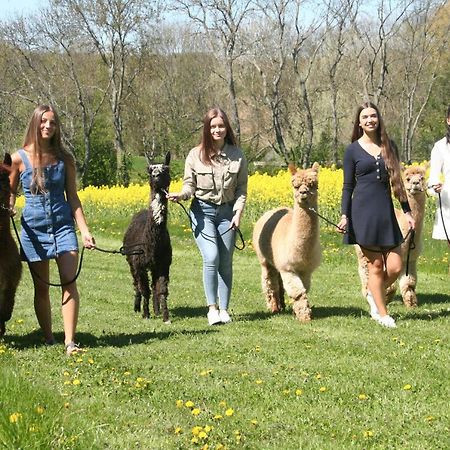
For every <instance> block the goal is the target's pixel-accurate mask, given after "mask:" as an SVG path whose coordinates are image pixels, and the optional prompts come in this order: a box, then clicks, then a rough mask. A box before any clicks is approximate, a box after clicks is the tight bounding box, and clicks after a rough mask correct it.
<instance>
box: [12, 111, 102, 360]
mask: <svg viewBox="0 0 450 450" xmlns="http://www.w3.org/2000/svg"><path fill="white" fill-rule="evenodd" d="M19 181H20V182H21V184H22V188H23V193H24V196H25V207H24V209H23V212H22V218H21V224H22V232H21V244H22V249H21V250H22V259H23V260H24V261H26V262H27V263H28V265H29V267H30V271H31V275H32V277H33V284H34V308H35V311H36V317H37V319H38V322H39V325H40V327H41V329H42V331H43V334H44V339H45V342H46V343H47V344H49V345H51V344H53V343H55V339H54V337H53V333H52V317H51V305H50V295H49V285H48V282H49V260H50V259H55V260H56V263H57V266H58V271H59V275H60V280H61V283H62V284H63V286H62V316H63V322H64V334H65V339H64V341H65V348H66V353H67V354H68V355H70V354H72V353H76V352H77V351H78V350H79V347H78V345H77V344H75V331H76V326H77V322H78V311H79V294H78V290H77V285H76V283H75V281H74V282H73V283H70V284H65V283H67V282H70V281H71V280H73V279H74V278H75V274H76V270H77V265H78V242H77V237H76V233H75V226H74V219H75V221H76V223H77V225H78V228H79V230H80V233H81V237H82V240H83V245H84V246H85V247H86V248H93V247H95V241H94V238H93V237H92V236H91V234H90V233H89V229H88V226H87V224H86V219H85V217H84V213H83V209H82V207H81V203H80V199H79V198H78V194H77V189H76V169H75V161H74V159H73V157H72V155H71V154H70V153H69V152H67V151H66V150H65V149H64V147H63V146H62V143H61V128H60V122H59V119H58V115H57V114H56V111H55V110H54V109H53V108H52V107H50V106H46V105H40V106H38V107H37V108H36V109H35V110H34V112H33V115H32V117H31V120H30V122H29V125H28V128H27V131H26V134H25V140H24V144H23V149H21V150H19V151H18V152H16V153H14V154H13V155H12V172H11V176H10V184H11V192H12V195H11V200H10V209H11V214H14V213H15V211H14V205H15V201H16V192H17V187H18V185H19Z"/></svg>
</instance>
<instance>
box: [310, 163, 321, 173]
mask: <svg viewBox="0 0 450 450" xmlns="http://www.w3.org/2000/svg"><path fill="white" fill-rule="evenodd" d="M311 169H312V170H315V171H316V172H319V169H320V165H319V163H318V162H317V161H316V162H315V163H314V164H313V165H312V167H311Z"/></svg>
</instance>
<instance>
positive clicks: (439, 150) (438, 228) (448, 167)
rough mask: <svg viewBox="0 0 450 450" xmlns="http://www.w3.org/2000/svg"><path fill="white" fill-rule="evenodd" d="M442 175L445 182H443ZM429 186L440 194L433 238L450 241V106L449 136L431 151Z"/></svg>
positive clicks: (438, 142) (448, 112)
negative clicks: (449, 239)
mask: <svg viewBox="0 0 450 450" xmlns="http://www.w3.org/2000/svg"><path fill="white" fill-rule="evenodd" d="M442 175H443V176H444V181H442V178H441V177H442ZM428 186H430V188H431V189H430V190H429V191H430V193H438V194H440V202H439V203H438V208H437V210H436V217H435V220H434V226H433V235H432V237H433V239H440V240H448V238H449V237H450V105H449V107H448V109H447V135H446V136H445V137H443V138H442V139H440V140H439V141H437V142H436V143H435V144H434V147H433V149H432V150H431V162H430V177H429V179H428ZM442 218H443V219H444V222H442ZM449 245H450V244H449Z"/></svg>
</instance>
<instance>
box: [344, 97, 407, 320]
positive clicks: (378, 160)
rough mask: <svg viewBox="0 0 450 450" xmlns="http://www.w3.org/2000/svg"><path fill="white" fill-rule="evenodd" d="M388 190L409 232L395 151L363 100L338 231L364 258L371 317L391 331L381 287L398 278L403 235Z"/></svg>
mask: <svg viewBox="0 0 450 450" xmlns="http://www.w3.org/2000/svg"><path fill="white" fill-rule="evenodd" d="M391 189H392V191H393V193H394V195H395V197H396V198H397V199H398V200H399V201H400V204H401V206H402V210H403V212H404V214H405V215H406V218H407V221H408V224H409V226H410V228H412V229H414V227H415V223H414V219H413V217H412V215H411V208H410V207H409V204H408V200H407V197H406V191H405V188H404V186H403V181H402V179H401V173H400V163H399V158H398V155H397V149H396V147H395V144H394V143H393V142H392V141H391V140H390V139H389V137H388V135H387V133H386V129H385V127H384V123H383V120H382V118H381V115H380V112H379V110H378V108H377V107H376V106H375V105H374V104H373V103H370V102H366V103H364V104H363V105H361V106H360V107H359V108H358V110H357V113H356V118H355V122H354V127H353V134H352V143H351V144H350V145H349V146H348V147H347V149H346V151H345V155H344V186H343V190H342V204H341V212H342V216H341V220H340V222H339V224H338V227H339V229H340V230H341V231H342V232H344V231H346V232H347V233H346V235H345V237H344V242H345V243H346V244H359V245H360V247H361V250H362V252H363V254H364V256H365V257H366V258H367V261H368V270H369V274H368V281H367V284H368V289H369V292H368V294H367V301H368V302H369V305H370V307H371V316H372V318H373V319H375V320H377V322H379V323H380V324H381V325H383V326H386V327H389V328H394V327H395V326H396V324H395V321H394V319H393V318H392V317H391V316H389V315H388V313H387V309H386V292H385V289H386V287H387V286H389V285H390V284H392V283H393V282H394V281H395V280H396V279H397V277H398V276H399V274H400V271H401V267H402V259H401V255H400V244H401V242H402V240H403V236H402V233H401V231H400V227H399V225H398V222H397V219H396V217H395V213H394V205H393V203H392V196H391Z"/></svg>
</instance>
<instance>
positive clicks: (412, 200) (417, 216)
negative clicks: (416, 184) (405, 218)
mask: <svg viewBox="0 0 450 450" xmlns="http://www.w3.org/2000/svg"><path fill="white" fill-rule="evenodd" d="M425 202H426V196H425V194H417V195H408V203H409V206H410V207H411V214H412V216H413V217H414V220H415V221H416V233H420V232H421V231H422V228H423V219H424V214H425Z"/></svg>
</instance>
